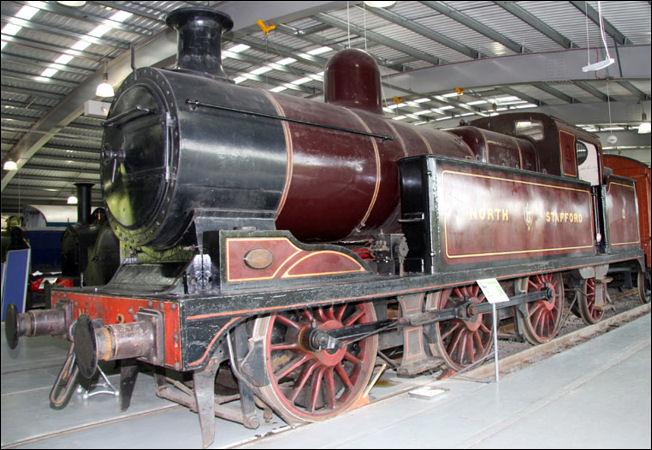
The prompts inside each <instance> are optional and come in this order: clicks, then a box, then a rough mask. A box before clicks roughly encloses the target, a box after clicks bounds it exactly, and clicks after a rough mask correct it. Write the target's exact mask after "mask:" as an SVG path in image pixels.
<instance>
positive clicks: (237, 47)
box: [229, 44, 250, 53]
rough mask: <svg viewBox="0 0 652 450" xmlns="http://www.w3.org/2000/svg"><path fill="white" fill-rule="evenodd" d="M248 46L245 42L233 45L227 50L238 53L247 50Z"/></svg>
mask: <svg viewBox="0 0 652 450" xmlns="http://www.w3.org/2000/svg"><path fill="white" fill-rule="evenodd" d="M248 48H250V47H249V46H248V45H247V44H238V45H234V46H233V47H231V48H230V49H229V51H230V52H233V53H240V52H243V51H245V50H247V49H248Z"/></svg>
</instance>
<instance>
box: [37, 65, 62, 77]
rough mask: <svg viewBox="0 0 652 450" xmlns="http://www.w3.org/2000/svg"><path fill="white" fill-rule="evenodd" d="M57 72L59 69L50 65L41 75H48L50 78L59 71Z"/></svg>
mask: <svg viewBox="0 0 652 450" xmlns="http://www.w3.org/2000/svg"><path fill="white" fill-rule="evenodd" d="M57 72H58V70H57V69H54V68H52V67H48V68H47V69H45V70H44V71H43V72H41V76H42V77H48V78H50V77H51V76H52V75H54V74H55V73H57Z"/></svg>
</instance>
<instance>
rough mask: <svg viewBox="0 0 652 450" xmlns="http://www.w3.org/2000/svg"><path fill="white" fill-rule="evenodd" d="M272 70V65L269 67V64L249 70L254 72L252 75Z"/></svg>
mask: <svg viewBox="0 0 652 450" xmlns="http://www.w3.org/2000/svg"><path fill="white" fill-rule="evenodd" d="M270 70H272V68H271V67H269V66H263V67H259V68H257V69H254V70H252V71H251V72H249V73H250V74H252V75H262V74H264V73H267V72H269V71H270Z"/></svg>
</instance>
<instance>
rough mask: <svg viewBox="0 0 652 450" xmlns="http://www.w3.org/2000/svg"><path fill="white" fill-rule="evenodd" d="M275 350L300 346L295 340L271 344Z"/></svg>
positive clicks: (294, 348) (292, 348)
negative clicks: (288, 342) (287, 342)
mask: <svg viewBox="0 0 652 450" xmlns="http://www.w3.org/2000/svg"><path fill="white" fill-rule="evenodd" d="M270 348H271V349H272V351H273V352H275V351H280V350H297V349H298V348H299V345H298V344H297V343H296V342H293V343H291V344H272V345H271V346H270Z"/></svg>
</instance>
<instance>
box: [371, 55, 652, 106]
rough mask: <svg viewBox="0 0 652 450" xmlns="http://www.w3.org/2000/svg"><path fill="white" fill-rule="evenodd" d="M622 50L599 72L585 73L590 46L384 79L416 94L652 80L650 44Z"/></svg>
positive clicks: (403, 74)
mask: <svg viewBox="0 0 652 450" xmlns="http://www.w3.org/2000/svg"><path fill="white" fill-rule="evenodd" d="M619 53H620V58H619V59H618V60H617V61H616V63H615V64H612V65H611V66H609V67H607V68H606V69H603V70H600V71H598V72H582V67H583V66H584V65H586V49H573V50H561V51H558V52H546V53H525V54H522V55H513V56H502V57H497V58H484V59H476V60H473V61H464V62H459V63H454V64H446V65H441V66H436V67H429V68H425V69H421V70H415V71H412V72H406V73H397V74H392V75H387V76H386V77H384V78H383V81H387V82H389V83H391V84H393V85H395V86H398V87H400V88H402V89H409V90H411V91H412V92H414V93H424V92H452V91H453V89H454V88H455V86H459V87H461V88H464V89H473V88H480V87H487V86H514V85H517V84H522V83H536V82H567V81H575V80H586V81H591V80H595V79H596V75H597V76H599V77H600V78H609V79H615V80H616V81H625V80H627V79H641V80H649V79H650V64H651V62H650V60H651V58H650V45H637V46H629V47H621V48H620V49H619ZM621 68H622V73H623V74H622V77H621V76H620V69H621ZM385 95H386V96H388V97H390V98H391V97H392V96H393V95H397V94H396V93H392V92H391V91H386V92H385ZM399 95H400V94H399Z"/></svg>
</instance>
